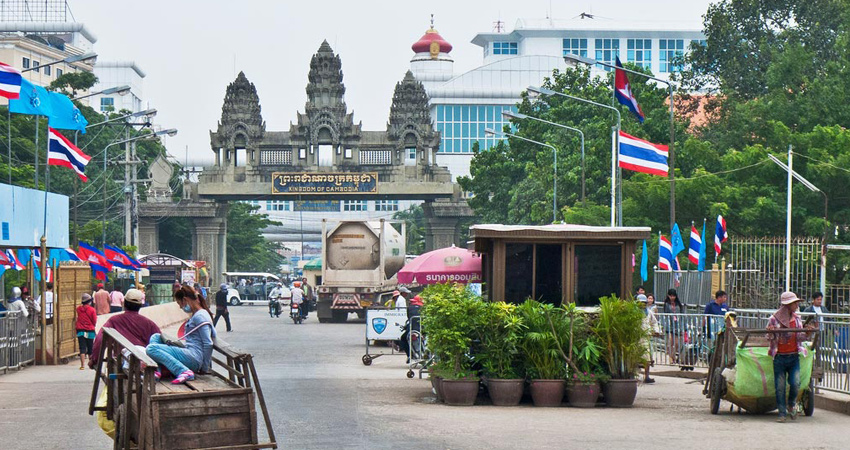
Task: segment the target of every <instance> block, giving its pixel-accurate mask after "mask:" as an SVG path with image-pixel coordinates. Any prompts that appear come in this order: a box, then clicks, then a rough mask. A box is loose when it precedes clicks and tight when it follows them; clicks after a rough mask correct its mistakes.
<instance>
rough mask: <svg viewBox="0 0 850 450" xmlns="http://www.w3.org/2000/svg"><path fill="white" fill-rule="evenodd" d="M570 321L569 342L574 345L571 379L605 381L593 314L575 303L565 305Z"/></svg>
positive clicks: (571, 355) (600, 347) (600, 348)
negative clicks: (592, 320) (594, 329)
mask: <svg viewBox="0 0 850 450" xmlns="http://www.w3.org/2000/svg"><path fill="white" fill-rule="evenodd" d="M563 309H564V310H565V312H566V315H567V318H568V320H569V321H570V335H569V342H570V344H571V345H572V351H571V354H570V357H571V359H572V364H571V365H570V374H569V377H568V378H569V380H570V381H583V382H589V381H592V380H596V381H604V377H603V376H602V373H603V372H604V371H603V370H602V366H601V364H602V346H601V345H600V343H599V338H598V337H597V336H596V334H595V333H594V332H593V328H592V325H591V316H590V315H589V314H588V313H587V312H585V311H582V310H580V309H578V308H577V307H576V305H575V303H568V304H567V305H565V306H564V307H563Z"/></svg>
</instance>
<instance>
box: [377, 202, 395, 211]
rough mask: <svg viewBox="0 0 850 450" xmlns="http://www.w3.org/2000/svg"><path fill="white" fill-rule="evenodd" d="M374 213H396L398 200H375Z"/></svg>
mask: <svg viewBox="0 0 850 450" xmlns="http://www.w3.org/2000/svg"><path fill="white" fill-rule="evenodd" d="M375 211H398V200H375Z"/></svg>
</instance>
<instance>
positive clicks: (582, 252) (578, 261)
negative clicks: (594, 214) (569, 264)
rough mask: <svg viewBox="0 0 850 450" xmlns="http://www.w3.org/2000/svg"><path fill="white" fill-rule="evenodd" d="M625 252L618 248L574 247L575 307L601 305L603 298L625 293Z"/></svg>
mask: <svg viewBox="0 0 850 450" xmlns="http://www.w3.org/2000/svg"><path fill="white" fill-rule="evenodd" d="M622 253H623V249H622V247H621V246H619V245H582V244H577V245H576V246H575V269H574V270H575V273H576V275H575V280H576V286H575V302H576V306H598V305H599V298H600V297H604V296H606V295H611V294H615V295H617V296H621V295H622V294H623V293H622V292H620V282H621V276H622V256H623V255H622Z"/></svg>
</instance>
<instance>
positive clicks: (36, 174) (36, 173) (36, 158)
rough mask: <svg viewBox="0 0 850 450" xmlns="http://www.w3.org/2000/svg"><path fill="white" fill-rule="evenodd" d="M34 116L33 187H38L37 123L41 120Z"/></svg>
mask: <svg viewBox="0 0 850 450" xmlns="http://www.w3.org/2000/svg"><path fill="white" fill-rule="evenodd" d="M33 117H35V173H34V174H33V175H34V176H35V188H36V189H38V123H39V122H41V121H40V120H38V116H33Z"/></svg>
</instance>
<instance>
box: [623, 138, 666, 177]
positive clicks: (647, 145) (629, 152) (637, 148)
mask: <svg viewBox="0 0 850 450" xmlns="http://www.w3.org/2000/svg"><path fill="white" fill-rule="evenodd" d="M617 159H618V160H619V166H620V167H622V168H623V169H629V170H634V171H635V172H643V173H648V174H650V175H659V176H662V177H666V176H667V171H668V170H669V166H668V165H667V146H666V145H661V144H653V143H652V142H649V141H645V140H643V139H638V138H636V137H634V136H632V135H629V134H626V133H623V132H622V131H620V151H619V152H618V155H617Z"/></svg>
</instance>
